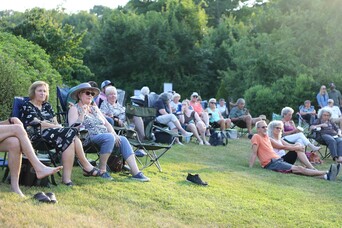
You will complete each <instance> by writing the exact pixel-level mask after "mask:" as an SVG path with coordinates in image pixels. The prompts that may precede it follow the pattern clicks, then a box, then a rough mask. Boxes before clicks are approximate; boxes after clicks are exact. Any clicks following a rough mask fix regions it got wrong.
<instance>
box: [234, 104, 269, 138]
mask: <svg viewBox="0 0 342 228" xmlns="http://www.w3.org/2000/svg"><path fill="white" fill-rule="evenodd" d="M245 104H246V101H245V99H243V98H239V99H238V100H237V101H236V104H235V107H234V108H232V110H231V111H230V114H229V117H230V119H231V121H232V122H233V123H234V124H236V125H237V126H239V125H240V124H241V123H245V124H246V127H247V130H248V138H249V139H251V138H252V136H253V133H252V128H253V127H254V125H255V123H256V122H258V121H260V120H263V119H266V117H264V116H263V115H262V116H259V117H256V118H253V117H252V116H251V115H250V114H249V111H248V110H247V108H246V107H245Z"/></svg>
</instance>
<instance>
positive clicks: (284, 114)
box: [281, 107, 294, 117]
mask: <svg viewBox="0 0 342 228" xmlns="http://www.w3.org/2000/svg"><path fill="white" fill-rule="evenodd" d="M288 113H292V114H293V113H294V110H293V108H291V107H285V108H283V109H282V110H281V117H284V116H286V115H287V114H288Z"/></svg>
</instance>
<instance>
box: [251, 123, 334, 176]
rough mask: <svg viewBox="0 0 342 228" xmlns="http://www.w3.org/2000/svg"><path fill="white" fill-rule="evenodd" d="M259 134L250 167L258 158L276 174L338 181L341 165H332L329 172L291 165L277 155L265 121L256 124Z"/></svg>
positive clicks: (254, 145)
mask: <svg viewBox="0 0 342 228" xmlns="http://www.w3.org/2000/svg"><path fill="white" fill-rule="evenodd" d="M256 127H257V134H255V135H253V137H252V140H251V141H252V155H251V158H250V160H249V167H253V165H254V162H255V159H256V157H258V159H259V161H260V164H261V166H262V167H263V168H265V169H269V170H273V171H276V172H285V173H294V174H300V175H305V176H317V177H319V178H322V179H325V180H331V181H334V180H336V177H337V175H338V172H339V170H340V165H339V164H338V165H336V164H332V165H331V166H330V170H329V172H326V171H319V170H314V169H307V168H304V167H302V166H296V165H291V164H289V163H287V162H285V161H284V160H283V159H282V158H281V157H280V156H279V155H277V154H276V153H275V152H274V150H273V147H272V144H271V141H270V138H269V137H268V135H267V124H266V122H265V121H263V120H262V121H258V122H257V123H256Z"/></svg>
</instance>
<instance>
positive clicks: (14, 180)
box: [0, 117, 63, 196]
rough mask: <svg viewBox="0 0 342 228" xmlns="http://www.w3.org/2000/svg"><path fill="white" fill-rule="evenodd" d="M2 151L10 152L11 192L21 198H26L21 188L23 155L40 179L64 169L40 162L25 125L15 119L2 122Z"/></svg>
mask: <svg viewBox="0 0 342 228" xmlns="http://www.w3.org/2000/svg"><path fill="white" fill-rule="evenodd" d="M0 151H7V152H9V153H8V166H9V169H10V171H11V172H10V175H11V190H12V191H13V192H15V193H17V194H19V195H20V196H24V194H23V193H22V191H21V190H20V188H19V174H20V168H21V161H22V153H23V154H24V155H25V156H26V157H27V159H28V160H29V161H30V163H31V164H32V167H33V168H34V170H35V172H36V175H37V178H38V179H41V178H43V177H46V176H49V175H51V174H54V173H56V172H58V171H60V170H61V169H62V168H63V167H62V166H59V167H56V168H52V167H47V166H45V165H44V164H43V163H41V162H40V161H39V159H38V158H37V156H36V154H35V153H34V149H33V148H32V145H31V142H30V139H29V138H28V137H27V134H26V131H25V129H24V127H23V124H22V123H21V121H20V120H19V119H18V118H15V117H12V118H9V119H8V120H7V121H1V122H0Z"/></svg>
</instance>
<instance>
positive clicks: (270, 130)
mask: <svg viewBox="0 0 342 228" xmlns="http://www.w3.org/2000/svg"><path fill="white" fill-rule="evenodd" d="M278 126H281V127H282V128H283V126H284V124H283V122H282V121H280V120H272V121H271V122H270V123H269V124H268V129H267V134H268V136H269V137H270V138H273V139H276V138H274V135H273V130H274V128H276V127H278ZM280 138H281V134H280V135H279V136H278V138H277V139H278V140H279V139H280Z"/></svg>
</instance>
